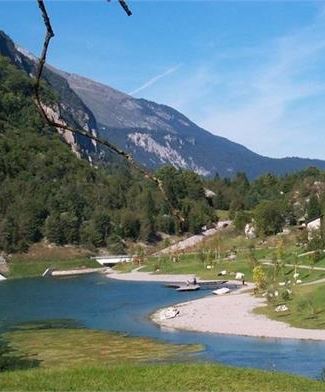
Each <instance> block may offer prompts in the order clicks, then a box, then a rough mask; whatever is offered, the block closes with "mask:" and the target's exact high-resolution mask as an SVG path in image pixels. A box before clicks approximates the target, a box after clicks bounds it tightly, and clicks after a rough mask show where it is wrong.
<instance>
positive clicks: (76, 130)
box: [35, 0, 184, 223]
mask: <svg viewBox="0 0 325 392" xmlns="http://www.w3.org/2000/svg"><path fill="white" fill-rule="evenodd" d="M36 1H37V4H38V7H39V9H40V11H41V15H42V18H43V21H44V25H45V27H46V35H45V39H44V43H43V49H42V53H41V57H40V59H39V63H38V69H37V72H36V82H35V98H36V105H37V107H38V109H39V112H40V113H41V115H42V117H43V118H44V119H45V121H46V122H47V123H48V124H49V125H50V126H53V127H55V128H59V129H63V130H65V131H69V132H72V133H73V134H74V135H81V136H85V137H87V138H89V139H91V140H94V141H95V142H96V143H98V144H101V145H103V146H105V147H107V148H108V149H109V150H111V151H113V152H114V153H116V154H117V155H120V156H121V157H122V158H124V159H125V160H126V161H128V162H129V164H131V165H132V166H133V167H134V168H135V169H136V170H137V171H138V172H140V173H141V174H142V175H143V176H144V177H145V178H148V179H149V180H151V181H153V182H154V183H155V184H156V185H157V187H158V189H159V190H160V192H161V193H162V195H163V196H164V199H165V200H166V202H167V203H168V205H169V208H170V209H171V212H172V214H173V215H174V216H175V217H176V218H177V219H178V221H179V222H180V223H183V222H184V218H183V216H182V214H181V213H180V211H179V210H178V209H177V208H175V207H174V206H173V205H172V203H171V201H170V200H169V198H168V195H167V194H166V191H165V188H164V185H163V182H162V181H161V180H160V179H159V178H158V177H156V176H155V175H154V174H153V173H151V172H150V171H149V170H147V169H146V168H145V167H143V166H142V165H139V164H138V163H137V162H135V160H134V159H133V157H132V156H131V155H130V154H128V153H127V152H125V151H123V150H122V149H120V148H119V147H117V146H115V145H114V144H112V143H110V142H109V141H107V140H102V139H100V138H98V137H97V136H94V135H92V134H90V133H89V132H88V131H86V130H85V129H82V128H73V127H70V126H68V125H65V124H61V123H58V122H57V121H55V120H54V119H53V118H49V116H48V114H47V112H46V110H45V109H44V107H43V104H42V102H41V98H40V83H41V77H42V73H43V70H44V66H45V62H46V56H47V52H48V47H49V44H50V41H51V39H52V38H53V37H54V31H53V29H52V25H51V20H50V18H49V16H48V13H47V10H46V7H45V4H44V0H36ZM108 1H109V0H108ZM119 3H120V5H121V7H122V8H123V9H124V11H125V12H126V13H127V15H128V16H130V15H132V12H131V11H130V9H129V7H128V5H127V3H126V2H125V1H124V0H119Z"/></svg>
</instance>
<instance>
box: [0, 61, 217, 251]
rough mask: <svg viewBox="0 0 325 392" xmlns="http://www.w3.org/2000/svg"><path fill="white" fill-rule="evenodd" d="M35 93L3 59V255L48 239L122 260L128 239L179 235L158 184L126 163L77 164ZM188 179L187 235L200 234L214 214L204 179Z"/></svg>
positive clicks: (183, 202) (181, 202)
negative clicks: (116, 255) (104, 249)
mask: <svg viewBox="0 0 325 392" xmlns="http://www.w3.org/2000/svg"><path fill="white" fill-rule="evenodd" d="M45 90H46V91H45V94H46V95H45V96H46V97H47V99H48V100H49V102H50V100H51V99H53V96H52V95H51V93H50V91H49V90H47V89H45ZM32 92H33V86H32V79H30V78H29V77H28V76H26V75H25V74H24V73H23V72H22V71H20V70H18V69H17V68H16V67H15V66H13V65H12V64H10V63H9V61H8V59H6V58H4V57H0V249H2V250H5V251H7V252H15V251H21V250H25V249H27V248H28V246H29V245H30V244H32V243H34V242H38V241H40V240H41V239H43V238H47V239H48V240H49V241H50V242H54V243H56V244H59V245H63V244H66V243H71V244H84V245H86V246H92V247H100V246H108V247H109V248H110V249H111V250H112V251H116V252H122V251H123V250H124V242H123V240H124V239H132V240H138V239H142V240H144V241H153V240H156V239H157V234H156V233H157V232H158V231H165V232H170V233H173V232H175V231H176V230H178V227H177V222H176V221H175V219H174V218H173V216H172V215H171V214H170V212H169V206H168V205H166V203H165V202H164V200H163V198H162V195H161V194H160V192H159V191H158V190H157V189H156V187H155V185H154V184H151V183H149V182H147V181H145V180H144V179H143V177H142V176H139V175H137V174H136V173H134V172H133V171H132V170H130V168H127V167H126V166H125V165H124V164H123V163H122V162H121V163H118V162H117V163H114V164H111V165H110V166H109V167H108V168H106V169H102V168H95V167H92V166H91V165H90V164H89V162H88V161H83V160H80V159H78V158H77V157H76V156H75V154H73V153H72V152H71V149H70V148H69V146H68V145H67V144H66V143H65V142H64V141H63V139H62V138H61V137H60V136H59V134H58V133H57V131H56V130H55V129H50V128H49V127H48V126H46V125H45V124H44V122H43V120H42V119H41V118H40V116H39V114H38V111H37V109H36V107H35V105H34V102H33V98H32ZM181 177H182V178H180V177H179V178H178V180H179V181H181V185H180V186H181V188H182V197H181V198H179V199H178V201H177V203H178V207H179V208H180V209H181V210H182V211H183V212H184V216H185V217H186V222H185V225H184V228H185V229H186V230H190V231H193V232H195V231H197V230H199V228H200V226H201V225H202V224H203V223H205V222H206V221H209V220H210V219H212V213H211V207H209V205H208V203H207V201H206V199H205V197H204V192H203V184H202V181H201V180H200V179H199V177H198V176H197V175H193V174H186V173H184V174H182V175H181ZM187 185H188V186H189V188H190V189H187ZM193 189H194V190H193ZM194 201H195V207H194V208H192V207H193V206H194ZM197 203H198V204H197Z"/></svg>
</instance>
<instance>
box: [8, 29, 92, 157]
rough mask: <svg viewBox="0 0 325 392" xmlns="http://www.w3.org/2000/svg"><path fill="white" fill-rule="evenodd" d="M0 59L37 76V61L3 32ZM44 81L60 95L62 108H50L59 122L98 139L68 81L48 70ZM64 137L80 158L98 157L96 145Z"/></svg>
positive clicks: (87, 141) (83, 138)
mask: <svg viewBox="0 0 325 392" xmlns="http://www.w3.org/2000/svg"><path fill="white" fill-rule="evenodd" d="M0 55H2V56H5V57H7V58H9V59H10V61H11V62H12V63H13V64H14V65H16V67H18V68H19V69H21V70H22V71H24V72H25V73H27V74H28V75H30V76H31V75H35V73H36V69H37V68H36V67H37V58H36V57H35V56H33V55H32V54H30V53H28V52H27V51H26V50H24V49H23V48H21V47H19V46H17V45H15V44H14V42H13V41H12V40H11V39H10V38H9V37H8V36H7V35H6V34H5V33H4V32H2V31H0ZM44 79H45V80H46V82H47V83H48V84H49V85H50V86H51V87H52V88H53V90H54V91H55V92H56V94H57V95H58V98H59V99H57V101H58V102H59V104H56V105H54V106H51V107H49V108H47V110H48V111H49V112H51V113H52V114H53V115H54V116H55V117H56V119H57V120H58V121H62V122H64V123H67V124H69V125H73V126H79V127H83V128H85V129H87V130H88V131H89V132H91V133H93V134H95V135H96V133H97V123H96V119H95V117H94V116H93V114H92V112H91V111H90V110H89V109H88V108H87V107H86V105H85V104H84V103H83V102H82V100H81V99H80V98H79V96H78V95H77V94H76V93H75V92H74V91H73V90H72V89H71V88H70V87H69V85H68V83H67V81H66V80H65V79H64V78H62V77H61V76H60V75H59V74H58V73H55V72H52V71H51V70H50V69H49V68H45V69H44ZM63 137H64V138H65V140H66V142H67V143H68V144H70V146H71V148H72V150H73V151H74V152H75V153H76V154H77V155H78V156H80V155H84V156H86V157H88V158H89V159H91V157H96V155H97V153H98V152H97V148H96V145H95V144H94V143H93V142H91V141H90V140H89V139H88V138H85V137H82V136H79V135H78V136H75V135H72V134H71V133H70V132H64V133H63Z"/></svg>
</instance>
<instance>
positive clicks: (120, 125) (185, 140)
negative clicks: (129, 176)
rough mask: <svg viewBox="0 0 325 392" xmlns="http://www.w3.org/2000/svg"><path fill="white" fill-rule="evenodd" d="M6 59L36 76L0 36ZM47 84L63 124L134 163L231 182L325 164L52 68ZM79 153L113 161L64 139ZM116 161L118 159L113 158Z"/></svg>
mask: <svg viewBox="0 0 325 392" xmlns="http://www.w3.org/2000/svg"><path fill="white" fill-rule="evenodd" d="M0 54H2V55H4V56H7V57H9V58H10V59H11V61H12V62H13V63H15V64H16V65H17V66H18V67H19V68H21V69H24V70H25V72H27V73H28V74H29V75H33V74H34V72H35V66H36V61H35V57H34V56H33V55H31V54H29V53H28V52H26V51H25V50H24V49H22V48H19V47H18V46H15V44H14V43H13V42H12V41H11V40H10V38H9V37H7V36H6V35H5V34H4V33H1V32H0ZM44 79H45V80H46V81H47V82H48V83H49V84H50V85H51V86H52V87H53V89H54V90H55V91H56V93H57V94H58V98H59V99H58V102H59V103H58V106H57V107H56V108H51V110H54V111H55V112H56V116H57V118H58V119H61V120H62V121H64V122H65V123H68V124H70V125H76V126H81V127H82V128H85V129H88V130H89V132H91V133H93V134H96V135H98V136H100V137H101V138H103V139H107V140H109V141H110V142H113V143H115V144H116V145H118V146H119V147H121V148H122V149H124V150H126V151H128V152H130V153H131V154H132V155H133V156H134V158H135V159H136V160H137V161H138V162H140V163H142V164H143V165H145V166H147V167H148V168H152V169H155V168H157V167H159V166H161V165H164V164H172V165H174V166H175V167H178V168H183V169H190V170H194V171H195V172H197V173H199V174H201V175H203V176H214V175H215V173H216V172H218V173H219V175H220V176H223V177H231V176H232V175H233V174H235V173H236V172H238V171H244V172H246V174H247V176H248V177H249V178H251V179H252V178H256V177H258V176H259V175H262V174H264V173H267V172H270V173H274V174H286V173H290V172H294V171H298V170H301V169H304V168H306V167H309V166H316V167H318V168H322V169H325V161H321V160H311V159H301V158H283V159H273V158H268V157H264V156H261V155H258V154H256V153H254V152H253V151H250V150H248V149H247V148H246V147H244V146H242V145H240V144H237V143H234V142H232V141H230V140H228V139H226V138H223V137H220V136H216V135H213V134H211V133H210V132H208V131H206V130H204V129H202V128H200V127H199V126H197V125H196V124H195V123H193V122H192V121H191V120H189V119H188V118H187V117H185V116H184V115H183V114H181V113H180V112H178V111H177V110H175V109H173V108H171V107H169V106H166V105H160V104H157V103H155V102H150V101H147V100H145V99H136V98H133V97H131V96H129V95H127V94H125V93H123V92H120V91H118V90H116V89H113V88H111V87H109V86H106V85H103V84H101V83H98V82H95V81H92V80H89V79H86V78H84V77H81V76H78V75H75V74H70V73H67V72H64V71H61V70H57V69H55V68H53V67H51V66H47V67H46V69H45V72H44ZM64 137H65V139H66V141H67V142H68V143H69V144H71V146H72V147H73V150H74V151H75V152H80V155H85V156H87V157H88V159H90V160H93V159H95V160H108V161H111V160H112V158H110V157H109V156H110V154H109V153H108V152H107V150H106V151H105V150H104V149H103V148H102V147H101V146H96V145H95V144H94V143H92V142H91V141H90V140H89V139H87V138H84V137H80V136H78V137H77V138H76V137H75V136H73V135H64ZM113 159H114V158H113Z"/></svg>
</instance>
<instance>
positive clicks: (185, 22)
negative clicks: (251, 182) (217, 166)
mask: <svg viewBox="0 0 325 392" xmlns="http://www.w3.org/2000/svg"><path fill="white" fill-rule="evenodd" d="M47 3H48V11H49V13H50V14H51V18H52V23H53V28H54V30H55V33H56V36H55V38H54V39H53V41H52V43H51V47H50V53H49V58H48V61H49V62H50V63H51V64H52V65H54V66H56V67H58V68H61V69H64V70H66V71H69V72H74V73H78V74H81V75H83V76H86V77H89V78H92V79H95V80H97V81H100V82H103V83H106V84H108V85H110V86H113V87H115V88H117V89H120V90H122V91H125V92H128V93H131V94H132V95H134V96H135V97H143V98H147V99H151V100H154V101H156V102H159V103H164V104H168V105H171V106H173V107H175V108H176V109H178V110H180V111H181V112H183V113H184V114H186V115H187V116H188V117H189V118H190V119H192V120H193V121H195V122H196V123H198V124H199V125H201V126H202V127H204V128H206V129H208V130H209V131H211V132H212V133H215V134H218V135H221V136H225V137H227V138H229V139H231V140H233V141H236V142H239V143H241V144H244V145H245V146H247V147H248V148H250V149H252V150H254V151H256V152H258V153H261V154H264V155H269V156H274V157H282V156H304V157H312V158H321V159H325V148H324V146H325V136H324V131H325V5H324V4H323V2H322V1H319V2H312V1H308V2H307V1H306V2H302V1H297V2H294V1H285V2H283V1H274V0H273V1H255V2H249V1H203V0H202V1H185V0H183V1H133V2H129V5H130V7H131V8H132V10H133V13H134V15H133V16H132V17H129V18H128V17H127V16H126V15H125V14H124V13H123V12H122V10H121V9H120V7H119V6H118V4H117V3H116V2H111V3H108V2H107V1H105V0H93V1H73V0H71V1H55V0H52V1H48V2H47ZM0 15H1V26H0V28H1V29H3V30H4V31H5V32H6V33H8V34H9V35H10V36H11V37H12V38H13V39H14V40H15V41H16V42H18V43H19V44H21V45H22V46H24V47H25V48H26V49H28V50H30V51H31V52H34V53H36V54H38V53H39V51H40V48H41V44H42V40H41V38H42V37H43V33H44V30H43V25H42V23H41V19H40V15H39V12H38V8H37V6H36V2H35V1H32V0H26V1H15V0H10V1H3V0H2V1H0Z"/></svg>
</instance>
